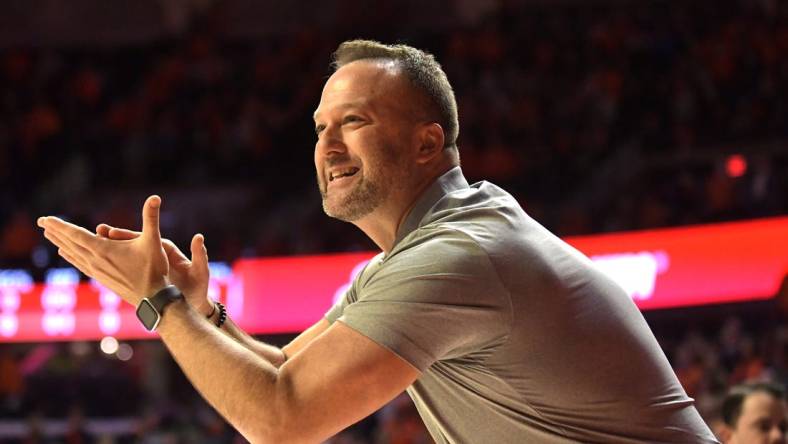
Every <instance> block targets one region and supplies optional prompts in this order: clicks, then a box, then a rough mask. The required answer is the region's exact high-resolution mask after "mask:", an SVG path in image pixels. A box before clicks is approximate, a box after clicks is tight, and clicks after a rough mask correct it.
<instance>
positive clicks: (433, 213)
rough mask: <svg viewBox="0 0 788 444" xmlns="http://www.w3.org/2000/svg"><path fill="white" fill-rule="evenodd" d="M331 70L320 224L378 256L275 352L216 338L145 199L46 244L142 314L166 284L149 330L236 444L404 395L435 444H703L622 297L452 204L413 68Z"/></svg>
mask: <svg viewBox="0 0 788 444" xmlns="http://www.w3.org/2000/svg"><path fill="white" fill-rule="evenodd" d="M335 66H336V68H337V69H336V71H335V72H334V74H333V75H332V76H331V77H330V78H329V79H328V81H327V82H326V85H325V87H324V89H323V93H322V96H321V99H320V104H319V106H318V108H317V110H316V112H315V115H314V119H315V125H316V132H317V143H316V146H315V166H316V170H317V180H318V186H319V189H320V193H321V195H322V197H323V207H324V209H325V212H326V213H327V214H328V215H330V216H332V217H336V218H339V219H342V220H345V221H349V222H351V223H353V224H355V225H356V226H358V227H359V228H360V229H361V230H362V231H364V233H366V234H367V235H368V236H369V237H370V238H371V239H372V240H373V241H374V242H375V243H376V244H377V245H378V246H379V247H380V249H381V250H382V252H381V253H380V254H379V255H378V256H377V257H375V258H374V259H373V260H372V261H371V262H370V263H369V264H368V265H367V267H366V268H365V269H364V270H363V271H362V273H360V275H359V276H358V278H357V279H355V281H354V282H353V284H352V286H351V288H350V289H349V290H348V291H347V294H346V295H345V298H344V299H343V300H342V301H341V302H340V303H338V304H337V305H336V306H335V307H333V308H332V309H331V310H330V311H329V312H328V313H327V315H326V316H325V318H324V319H322V320H320V321H319V322H318V323H317V324H315V325H314V326H313V327H311V328H309V329H308V330H307V331H306V332H304V333H303V334H301V335H300V336H299V337H297V338H296V339H295V340H294V341H293V342H292V343H291V344H289V345H287V346H286V347H284V348H283V349H281V350H279V349H277V348H274V347H270V346H267V345H264V344H260V343H258V342H256V341H254V340H253V339H252V338H250V337H248V336H246V335H245V334H244V333H243V332H241V331H240V330H239V329H238V328H237V327H236V326H234V325H233V324H232V321H231V320H230V321H227V322H226V323H224V324H223V325H222V326H221V328H220V329H217V328H216V323H218V324H222V321H221V320H217V319H216V316H217V315H216V314H215V313H214V312H216V311H219V312H222V310H221V307H219V309H218V310H216V309H215V307H213V304H212V303H210V302H209V301H208V300H207V297H206V291H205V287H206V285H207V265H206V264H207V256H206V251H205V248H204V244H203V242H204V241H203V238H202V236H200V235H196V236H195V237H194V239H193V241H192V245H191V253H192V261H189V260H188V259H187V258H186V257H184V256H183V255H181V254H180V253H179V252H178V251H177V249H175V248H174V246H173V245H171V244H169V243H167V242H166V241H165V242H164V243H162V240H161V238H160V235H159V229H158V214H159V210H158V209H159V205H160V203H161V200H160V199H159V197H157V196H152V197H150V198H148V200H147V201H146V203H145V206H144V208H143V229H142V232H141V233H135V232H131V231H127V230H120V229H116V228H112V227H109V226H106V225H101V226H99V227H98V228H97V232H98V236H95V235H93V234H92V233H90V232H88V231H87V230H84V229H81V228H79V227H75V226H73V225H70V224H67V223H65V222H63V221H61V220H59V219H57V218H54V217H46V218H41V219H40V221H39V225H40V226H42V227H43V228H44V229H45V231H44V235H45V236H46V237H47V238H48V239H50V240H52V241H53V242H54V243H55V244H56V245H57V246H58V247H59V251H60V254H61V255H62V256H63V257H65V258H66V259H67V260H69V261H70V262H71V263H73V264H74V265H75V266H77V267H78V268H79V269H80V270H82V271H83V272H85V273H86V274H88V275H91V276H94V277H96V278H97V279H98V280H99V281H101V282H103V283H104V284H105V285H107V287H109V288H110V289H112V290H114V291H115V292H117V293H118V294H119V295H120V296H122V297H123V298H124V300H126V301H127V302H129V303H132V304H134V305H137V306H139V307H141V308H140V309H141V310H143V311H145V310H148V311H150V310H149V309H146V308H145V307H146V305H145V304H146V302H144V301H141V300H142V299H143V298H144V297H146V296H148V297H150V296H151V295H154V294H155V295H156V296H154V299H157V298H160V295H161V294H164V293H167V292H168V291H169V290H166V289H165V290H162V291H160V290H161V289H162V288H163V287H166V286H167V285H168V284H169V283H170V282H172V283H174V284H176V285H177V286H178V287H179V288H180V290H181V291H182V292H183V293H184V295H185V297H186V300H185V301H184V299H182V298H179V297H178V295H177V294H175V293H173V294H174V296H172V297H171V299H172V300H173V301H174V302H172V303H170V304H169V305H167V306H166V309H163V310H162V311H164V312H163V314H161V316H160V318H159V317H157V316H156V314H155V313H154V314H153V315H152V318H151V319H155V322H160V323H159V325H158V328H157V330H158V332H159V333H160V335H161V338H162V340H163V341H164V343H165V344H166V345H167V347H168V348H169V350H170V351H171V353H172V354H173V356H174V357H175V359H176V361H177V362H178V363H179V365H180V366H181V367H182V368H183V370H184V372H185V373H186V375H187V376H188V377H189V378H190V380H191V381H192V383H193V384H194V386H195V387H196V388H197V389H198V390H199V391H200V392H201V393H202V395H203V396H204V397H205V398H206V399H207V400H208V402H210V403H211V404H212V405H213V406H214V407H215V408H216V409H217V410H218V411H219V412H220V413H221V414H222V415H224V417H225V418H227V420H228V421H229V422H231V423H232V424H233V425H234V426H235V427H236V428H237V429H238V430H239V431H240V432H241V433H243V434H244V436H246V437H247V438H248V439H249V440H250V441H252V442H271V443H279V442H318V441H321V440H324V439H326V438H327V437H329V436H331V435H332V434H334V433H336V432H338V431H340V430H341V429H343V428H345V427H347V426H348V425H350V424H353V423H354V422H356V421H358V420H360V419H361V418H363V417H365V416H367V415H369V414H371V413H372V412H374V411H375V410H376V409H378V408H379V407H381V406H382V405H384V404H385V403H386V402H388V401H389V400H391V399H392V398H393V397H395V396H396V395H397V394H398V393H400V392H401V391H403V390H406V389H407V391H408V393H409V394H410V395H411V397H412V398H413V400H414V402H415V404H416V406H417V408H418V410H419V412H420V414H421V416H422V418H423V419H424V421H425V423H426V424H427V427H428V428H429V430H430V433H431V434H432V436H433V438H434V439H435V440H436V441H437V442H451V443H523V442H538V443H570V442H605V443H612V442H628V443H634V442H673V443H695V442H716V440H715V439H714V437H713V435H712V434H711V432H710V431H709V429H708V428H707V427H706V426H705V424H704V423H703V422H702V421H701V418H700V416H699V415H698V413H697V411H696V410H695V408H694V407H693V405H692V403H693V401H692V399H690V398H688V397H687V395H686V394H685V392H684V391H683V390H682V388H681V386H680V385H679V383H678V381H677V379H676V377H675V375H674V374H673V372H672V370H671V368H670V366H669V364H668V361H667V359H666V358H665V356H664V354H663V353H662V351H661V350H660V348H659V345H658V344H657V342H656V340H655V338H654V337H653V335H652V333H651V331H650V330H649V328H648V326H647V325H646V323H645V321H644V319H643V317H642V316H641V314H640V312H639V311H638V310H637V308H636V307H635V305H634V304H633V303H632V301H631V300H630V299H629V298H628V297H627V295H626V294H625V293H624V292H623V291H622V290H621V289H620V288H619V287H617V286H616V285H615V284H614V283H613V282H612V281H610V280H609V279H607V278H606V277H605V276H603V275H602V274H601V273H599V272H598V271H597V270H596V269H595V268H594V267H593V264H592V263H591V261H589V260H588V259H587V258H586V257H584V256H583V255H582V254H580V253H579V252H577V251H576V250H574V249H573V248H571V247H570V246H568V245H567V244H565V243H564V242H562V241H561V240H560V239H558V238H557V237H555V236H553V235H552V234H551V233H549V232H548V231H547V230H545V229H544V228H543V227H541V226H540V225H539V224H537V223H536V222H535V221H533V220H532V219H530V218H529V217H528V216H527V215H526V214H525V213H524V212H523V210H522V209H521V208H520V206H519V205H518V204H517V202H516V201H515V200H514V199H513V198H512V197H511V196H510V195H509V194H507V193H506V192H504V191H503V190H501V189H500V188H498V187H496V186H494V185H491V184H489V183H486V182H481V183H477V184H474V185H468V183H467V182H466V180H465V178H464V177H463V176H462V172H461V170H460V168H459V156H458V151H457V145H456V141H457V134H458V128H459V125H458V122H457V108H456V103H455V100H454V93H453V92H452V89H451V86H450V85H449V82H448V80H447V79H446V76H445V74H444V73H443V71H442V69H441V68H440V65H439V64H438V63H437V62H436V61H435V59H434V58H433V57H432V56H431V55H429V54H427V53H424V52H422V51H420V50H417V49H414V48H411V47H407V46H403V45H395V46H386V45H382V44H379V43H377V42H370V41H351V42H345V43H344V44H342V45H341V46H340V47H339V49H338V50H337V52H336V53H335ZM162 292H164V293H162ZM157 300H158V299H157ZM186 301H188V302H189V303H186ZM212 313H213V314H212ZM206 316H208V317H209V322H206V320H205V317H206ZM221 332H225V333H226V334H222V333H221Z"/></svg>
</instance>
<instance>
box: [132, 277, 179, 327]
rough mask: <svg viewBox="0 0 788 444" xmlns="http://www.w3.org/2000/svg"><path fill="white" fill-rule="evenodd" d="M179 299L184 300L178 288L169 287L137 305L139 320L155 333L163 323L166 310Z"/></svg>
mask: <svg viewBox="0 0 788 444" xmlns="http://www.w3.org/2000/svg"><path fill="white" fill-rule="evenodd" d="M179 299H183V293H181V291H180V290H178V287H176V286H174V285H168V286H166V287H164V288H162V289H161V290H159V291H157V292H156V294H154V295H153V296H151V297H149V298H144V299H143V300H142V301H140V304H139V305H137V318H138V319H139V320H140V322H142V325H143V326H144V327H145V328H146V329H147V330H148V331H154V330H156V327H158V326H159V322H161V316H162V314H163V313H164V308H165V307H167V306H168V305H170V304H171V303H173V302H175V301H177V300H179Z"/></svg>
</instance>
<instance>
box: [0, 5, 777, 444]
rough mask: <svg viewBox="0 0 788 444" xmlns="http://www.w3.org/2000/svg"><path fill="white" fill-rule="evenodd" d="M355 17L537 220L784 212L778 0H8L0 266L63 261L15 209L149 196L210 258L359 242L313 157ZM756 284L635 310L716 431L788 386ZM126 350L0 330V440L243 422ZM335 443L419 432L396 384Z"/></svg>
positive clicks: (173, 372)
mask: <svg viewBox="0 0 788 444" xmlns="http://www.w3.org/2000/svg"><path fill="white" fill-rule="evenodd" d="M359 37H363V38H374V39H378V40H381V41H384V42H387V43H394V42H402V43H407V44H410V45H413V46H416V47H419V48H423V49H426V50H428V51H430V52H432V53H434V54H435V55H436V56H437V58H438V60H439V61H440V62H441V64H442V65H443V67H444V69H445V71H446V73H447V74H448V77H449V80H450V81H451V82H452V84H453V86H454V89H455V92H456V96H457V101H458V105H459V113H460V141H459V146H460V154H461V158H462V165H463V170H464V172H465V175H466V177H467V178H468V179H469V181H470V182H475V181H478V180H482V179H484V180H488V181H491V182H493V183H496V184H498V185H500V186H502V187H504V188H505V189H507V190H508V191H509V192H511V193H512V194H513V195H514V196H515V197H516V198H517V199H518V200H519V201H520V203H521V204H522V205H523V207H524V208H525V209H526V211H527V212H528V213H529V214H530V215H532V216H533V217H534V218H536V219H537V220H538V221H540V222H541V223H542V224H544V225H545V226H547V227H548V228H549V229H550V230H552V231H553V232H555V233H556V234H558V235H559V236H570V235H583V234H595V233H604V232H613V231H626V230H638V229H649V228H662V227H675V226H683V225H693V224H700V223H714V222H722V221H733V220H744V219H753V218H762V217H768V216H777V215H784V214H786V213H788V3H786V2H784V1H778V0H750V1H745V0H740V1H734V0H695V1H691V2H673V1H668V0H644V1H637V2H636V1H627V0H593V1H583V0H553V1H550V0H435V1H429V0H428V1H424V0H402V1H394V0H376V1H361V0H322V1H316V0H305V1H295V2H278V1H273V0H261V1H252V0H229V1H214V0H138V1H134V2H120V1H111V2H107V1H103V0H72V1H68V2H64V1H59V0H6V1H4V2H2V3H0V268H2V269H16V270H26V271H27V272H29V273H30V275H31V276H33V277H34V279H36V280H41V279H42V278H43V276H44V274H45V273H46V270H49V269H52V268H56V267H64V266H66V264H65V263H64V262H63V261H62V260H60V259H59V258H58V257H57V254H56V252H55V250H54V249H53V248H52V247H51V245H50V244H48V243H47V242H45V241H44V239H43V237H42V236H41V234H40V232H39V231H38V230H37V229H36V227H35V219H36V217H38V216H40V215H45V214H56V215H63V216H65V217H67V218H68V219H70V220H72V221H74V222H75V223H78V224H80V225H83V226H86V227H94V226H95V225H96V224H97V223H99V222H107V223H110V224H113V225H116V226H123V227H132V228H138V227H139V217H140V216H139V212H140V208H141V205H142V202H143V200H144V197H145V196H147V195H148V194H149V193H157V194H160V195H161V196H163V198H164V206H163V213H162V231H163V233H164V235H165V236H166V237H169V238H170V239H172V240H173V241H175V242H176V243H177V244H178V245H179V246H180V247H181V248H182V249H184V250H188V241H189V239H190V238H191V236H192V235H193V234H194V233H197V232H201V233H204V234H205V236H206V243H207V246H208V250H209V254H210V256H211V259H212V260H217V261H225V262H228V263H229V262H232V261H234V260H236V259H239V258H245V257H261V256H286V255H301V254H318V253H332V252H346V251H367V250H373V249H374V245H373V244H372V243H371V242H370V241H368V240H367V239H366V237H365V236H364V235H363V233H361V232H360V231H359V230H357V229H356V228H355V227H353V226H352V225H350V224H345V223H342V222H337V221H334V220H332V219H329V218H328V217H326V216H325V215H324V214H323V212H322V209H321V206H320V196H319V194H318V192H317V187H316V185H315V179H314V167H313V161H312V156H313V148H314V142H315V136H314V131H313V122H312V120H311V115H312V113H313V111H314V109H315V107H316V106H317V103H318V101H319V96H320V92H321V88H322V85H323V83H324V82H325V80H326V78H327V77H328V75H330V72H331V71H330V69H329V62H330V55H331V53H332V52H333V50H334V49H335V48H336V46H337V45H338V44H339V43H340V42H341V41H343V40H345V39H349V38H359ZM786 235H788V233H787V234H786ZM721 241H724V240H721ZM783 290H785V286H784V287H783ZM784 293H786V291H783V296H785V294H784ZM775 296H777V295H775ZM777 300H778V299H773V300H769V301H766V302H757V303H755V302H753V303H740V304H728V305H717V306H709V307H694V308H683V309H674V310H661V311H656V312H648V313H646V317H647V320H648V321H649V323H650V325H651V326H652V328H653V329H654V331H655V333H656V335H657V337H658V339H659V340H660V343H661V345H662V347H663V349H664V350H665V353H666V354H667V355H668V358H669V359H670V361H671V363H672V365H673V366H674V369H675V370H676V372H677V374H678V375H679V378H680V380H681V382H682V384H683V385H684V387H685V389H686V390H687V392H688V393H689V394H690V396H692V397H694V398H695V399H696V400H697V403H698V404H697V405H698V408H699V410H700V411H701V414H702V415H703V416H704V418H705V419H706V420H707V421H708V422H709V423H710V424H711V425H712V426H713V427H715V424H717V423H718V421H719V419H718V418H719V404H720V401H721V399H722V396H723V395H724V393H725V391H726V390H727V388H728V387H730V386H731V385H733V384H736V383H739V382H742V381H746V380H753V379H758V380H773V381H778V382H783V383H785V382H788V328H786V326H785V322H784V321H785V316H784V314H783V312H782V311H780V310H779V309H777V305H776V304H775V301H777ZM295 333H296V332H293V334H295ZM291 337H292V336H291V335H279V336H272V337H264V338H263V339H265V340H267V341H270V342H272V343H275V344H278V345H283V344H284V343H286V342H287V341H288V340H289V339H290V338H291ZM133 347H134V353H133V356H129V357H128V358H127V359H126V360H123V359H120V358H119V355H118V353H112V354H107V353H103V352H102V351H101V350H100V349H99V344H98V343H95V342H56V343H55V342H53V343H13V344H12V343H0V442H19V443H38V442H67V443H79V442H82V443H84V442H102V443H113V442H117V443H126V442H128V443H132V442H134V443H137V442H139V443H159V442H161V443H181V442H183V443H189V442H200V443H202V442H205V443H225V442H228V443H229V442H244V441H243V440H242V439H241V438H240V437H239V436H238V435H237V434H236V433H235V432H234V431H233V430H232V429H231V428H230V427H228V426H227V425H226V424H225V423H224V421H223V420H222V419H221V418H220V417H218V416H217V415H216V413H214V412H213V410H212V409H211V408H210V407H208V406H207V405H206V404H205V403H204V402H203V401H202V400H201V399H200V397H199V395H198V394H197V393H196V392H195V391H194V389H193V388H192V387H191V385H190V384H189V383H188V381H186V379H185V378H184V376H183V375H182V373H181V372H180V370H179V369H178V368H177V366H176V365H175V364H174V363H173V361H172V360H171V358H170V357H169V355H168V353H167V352H166V350H164V348H163V347H162V346H161V344H160V343H158V342H156V341H136V342H135V343H133ZM331 442H334V443H368V442H369V443H392V444H400V443H402V444H404V443H422V442H424V443H426V442H431V441H430V440H429V438H428V435H427V434H426V432H425V431H424V429H423V426H421V421H420V419H419V418H418V414H417V413H415V410H414V409H413V408H412V405H411V404H410V401H409V400H408V399H407V397H401V398H398V399H397V400H395V401H394V402H392V403H391V404H389V405H388V406H386V407H385V408H384V409H382V410H381V411H380V412H378V413H377V414H375V415H374V416H372V417H370V418H369V419H367V420H365V421H363V422H362V423H360V424H359V425H357V426H354V427H352V428H351V429H349V430H347V431H345V432H343V433H342V434H341V435H339V436H338V437H336V438H334V439H333V440H332V441H331Z"/></svg>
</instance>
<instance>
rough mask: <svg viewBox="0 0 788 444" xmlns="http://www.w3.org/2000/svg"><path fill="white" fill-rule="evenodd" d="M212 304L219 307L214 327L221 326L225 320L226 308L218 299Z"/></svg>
mask: <svg viewBox="0 0 788 444" xmlns="http://www.w3.org/2000/svg"><path fill="white" fill-rule="evenodd" d="M214 304H216V307H219V320H218V321H216V327H218V328H222V325H224V323H225V321H227V309H226V308H225V307H224V304H222V303H221V302H219V301H216V302H214Z"/></svg>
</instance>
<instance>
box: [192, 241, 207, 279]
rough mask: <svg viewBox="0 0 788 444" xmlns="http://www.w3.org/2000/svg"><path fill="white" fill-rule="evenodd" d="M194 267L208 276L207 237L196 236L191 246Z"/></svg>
mask: <svg viewBox="0 0 788 444" xmlns="http://www.w3.org/2000/svg"><path fill="white" fill-rule="evenodd" d="M191 252H192V266H193V267H195V268H196V270H197V271H199V272H200V273H205V274H208V249H207V248H205V237H204V236H203V235H202V234H195V235H194V237H192V244H191Z"/></svg>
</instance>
